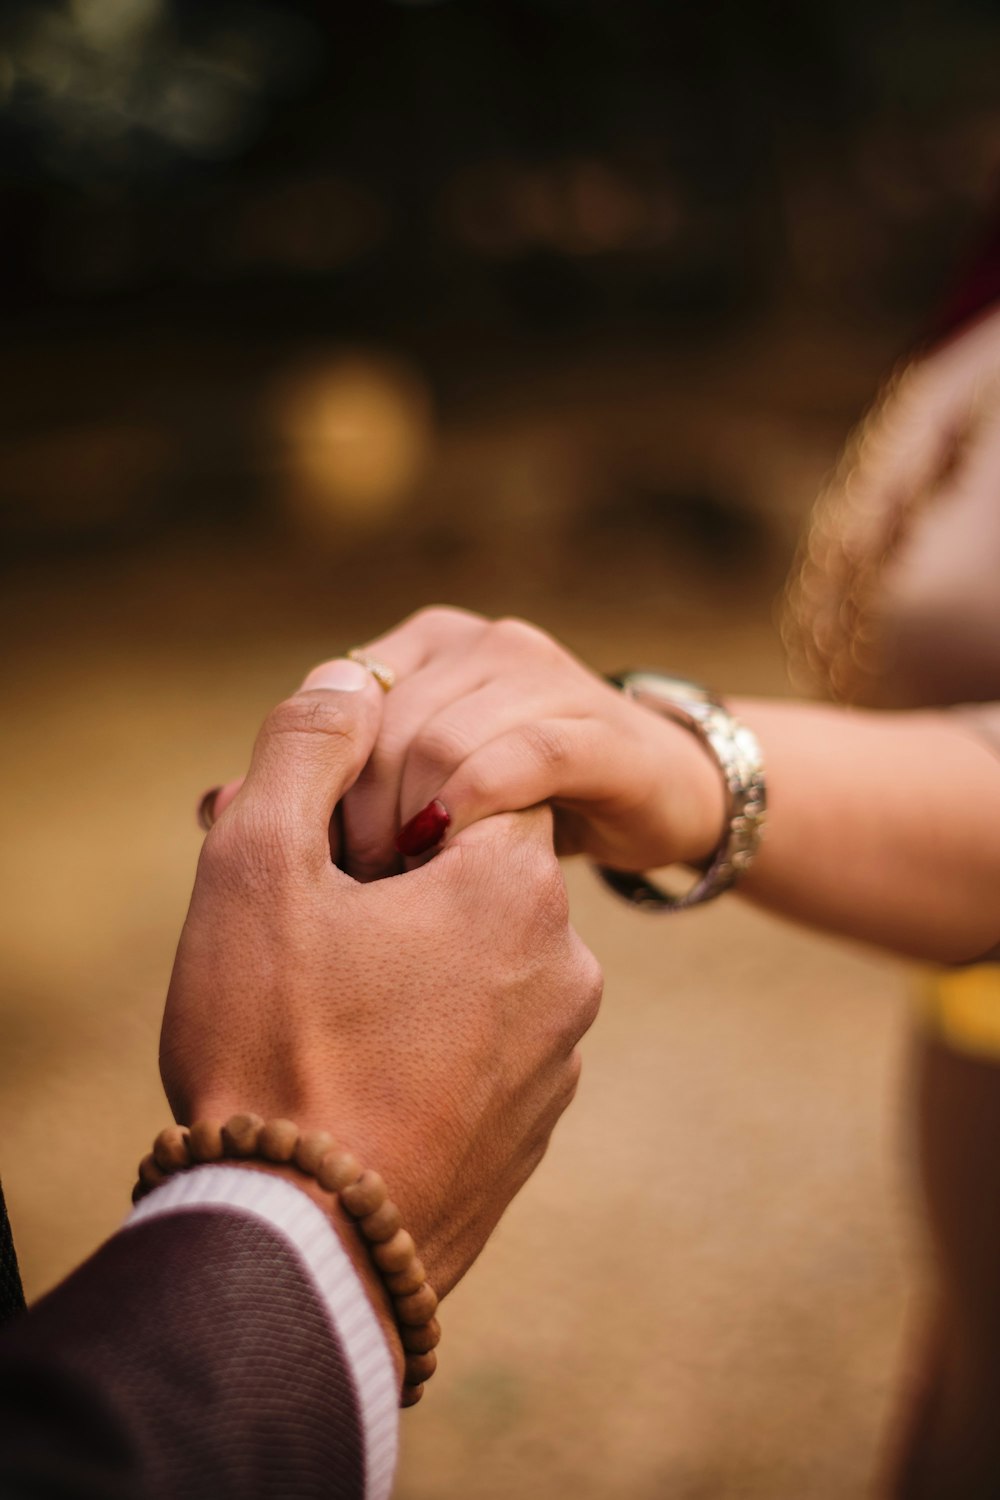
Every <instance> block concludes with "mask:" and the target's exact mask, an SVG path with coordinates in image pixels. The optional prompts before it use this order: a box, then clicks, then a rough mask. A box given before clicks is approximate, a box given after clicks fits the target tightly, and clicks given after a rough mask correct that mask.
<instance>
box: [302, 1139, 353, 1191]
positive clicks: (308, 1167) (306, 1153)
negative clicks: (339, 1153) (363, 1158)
mask: <svg viewBox="0 0 1000 1500" xmlns="http://www.w3.org/2000/svg"><path fill="white" fill-rule="evenodd" d="M334 1144H335V1143H334V1139H333V1136H332V1135H328V1134H327V1132H326V1131H325V1130H307V1131H306V1133H305V1135H300V1136H299V1139H298V1144H297V1145H296V1147H295V1157H294V1161H295V1165H296V1166H297V1167H300V1168H301V1170H302V1171H303V1172H305V1173H306V1174H307V1175H308V1176H309V1177H316V1176H317V1175H318V1174H319V1164H320V1162H321V1161H322V1160H323V1158H324V1156H325V1155H326V1153H327V1152H328V1151H330V1150H332V1148H333V1146H334ZM360 1171H361V1168H360V1167H358V1172H359V1173H360ZM334 1191H336V1189H334Z"/></svg>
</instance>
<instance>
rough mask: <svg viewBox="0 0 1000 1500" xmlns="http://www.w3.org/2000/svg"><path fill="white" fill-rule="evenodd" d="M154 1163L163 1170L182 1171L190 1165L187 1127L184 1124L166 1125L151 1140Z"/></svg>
mask: <svg viewBox="0 0 1000 1500" xmlns="http://www.w3.org/2000/svg"><path fill="white" fill-rule="evenodd" d="M153 1155H154V1156H155V1157H156V1165H157V1166H158V1167H161V1168H162V1169H163V1171H164V1172H183V1170H184V1168H185V1167H189V1166H190V1165H191V1157H190V1155H189V1153H188V1128H187V1126H186V1125H168V1126H167V1127H166V1129H165V1130H161V1131H160V1133H159V1135H158V1136H157V1137H156V1140H155V1141H154V1142H153Z"/></svg>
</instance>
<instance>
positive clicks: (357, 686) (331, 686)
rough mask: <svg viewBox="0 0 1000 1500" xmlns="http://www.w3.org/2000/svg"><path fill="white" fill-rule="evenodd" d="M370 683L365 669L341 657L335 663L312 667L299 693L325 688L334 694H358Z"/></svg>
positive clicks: (370, 680)
mask: <svg viewBox="0 0 1000 1500" xmlns="http://www.w3.org/2000/svg"><path fill="white" fill-rule="evenodd" d="M372 681H374V679H373V678H372V676H371V673H370V672H369V671H368V668H367V667H362V666H361V665H359V663H358V662H356V661H348V660H347V658H346V656H342V657H338V659H337V660H336V661H325V662H323V663H322V664H321V665H320V666H318V667H313V669H312V671H311V672H310V673H309V676H308V677H307V678H306V680H305V682H304V683H303V684H302V686H301V687H300V688H299V692H300V693H306V692H309V691H311V690H312V689H313V688H326V689H328V690H329V691H330V692H334V693H360V691H361V689H362V688H364V687H367V686H368V684H369V683H370V682H372Z"/></svg>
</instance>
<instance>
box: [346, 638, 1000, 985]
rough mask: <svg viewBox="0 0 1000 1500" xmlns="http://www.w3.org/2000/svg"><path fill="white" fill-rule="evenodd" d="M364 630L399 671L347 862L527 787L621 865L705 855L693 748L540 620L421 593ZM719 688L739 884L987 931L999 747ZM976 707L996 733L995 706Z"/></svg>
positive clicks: (430, 848)
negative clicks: (392, 624)
mask: <svg viewBox="0 0 1000 1500" xmlns="http://www.w3.org/2000/svg"><path fill="white" fill-rule="evenodd" d="M366 649H367V650H369V651H370V652H371V653H372V654H373V655H374V656H375V657H377V658H380V659H382V660H384V661H385V662H387V663H388V665H390V666H391V667H392V668H393V669H394V670H395V672H396V675H397V684H396V686H395V687H394V688H393V689H392V691H391V692H390V693H389V694H388V697H387V698H386V700H385V710H384V718H383V724H382V731H381V734H380V736H379V739H378V742H377V744H376V747H375V751H374V753H373V755H372V758H371V760H370V761H369V763H368V766H367V767H366V769H365V771H364V772H363V773H362V775H361V777H360V778H359V780H358V782H357V783H356V785H355V786H354V787H353V788H352V790H351V791H350V792H349V794H348V796H347V799H346V801H345V804H344V807H343V828H344V834H345V839H346V850H347V858H348V861H349V864H350V866H351V868H352V869H353V871H354V873H356V874H357V875H359V877H360V878H362V879H364V878H372V877H374V876H378V875H384V874H388V873H391V871H392V870H393V869H399V868H401V867H402V865H401V861H400V856H399V854H398V853H397V852H396V851H397V850H402V851H403V852H404V853H405V855H406V856H408V857H410V858H411V859H412V857H414V856H415V857H417V858H420V859H423V858H427V857H429V856H430V855H431V854H432V853H433V852H435V851H436V850H437V849H439V848H441V847H442V846H446V845H447V843H448V842H449V841H450V840H451V839H452V838H453V837H454V836H455V834H456V833H457V832H458V831H459V830H461V829H462V828H464V827H466V826H468V824H469V823H471V822H474V821H477V820H478V819H479V818H482V817H485V816H488V815H489V814H491V813H494V812H498V811H501V810H505V809H515V808H521V807H526V806H531V805H533V804H534V803H537V802H542V801H550V802H551V803H552V805H553V808H554V812H555V828H556V837H557V845H558V847H559V850H560V852H561V853H564V854H572V853H584V854H587V855H589V856H590V857H591V858H593V859H596V860H599V861H601V862H603V863H606V864H611V865H614V866H616V867H617V868H619V869H631V870H641V869H652V868H656V867H657V866H661V865H666V864H672V863H687V864H698V863H700V862H703V861H704V860H706V859H708V858H710V856H711V854H712V851H713V850H714V848H715V847H716V845H717V844H718V842H719V838H720V834H721V832H722V829H723V822H724V806H723V795H722V783H721V777H720V774H719V769H718V767H717V766H716V765H715V764H713V761H712V759H711V757H710V755H709V753H708V752H707V751H706V750H705V749H704V747H703V746H702V744H701V743H700V741H699V740H697V739H696V738H695V736H694V735H693V734H692V733H690V732H689V731H688V730H687V729H685V728H683V727H681V726H680V725H678V724H675V723H673V722H672V721H671V720H669V719H666V718H663V717H661V716H660V715H659V714H657V713H655V712H653V711H652V710H650V709H648V708H646V707H643V706H641V705H639V704H637V703H635V702H634V701H632V700H631V699H630V698H628V697H626V696H625V695H623V694H622V693H619V692H618V691H617V690H616V689H613V688H611V687H609V686H608V684H607V683H606V682H605V681H603V680H602V679H601V678H600V677H597V676H596V675H595V674H594V673H592V672H591V671H589V670H588V669H587V668H586V667H585V666H583V664H582V663H580V662H579V661H577V660H576V659H575V658H574V657H572V656H571V655H570V654H569V653H568V652H567V651H566V650H565V649H564V648H563V647H561V646H560V645H559V644H558V643H557V642H555V641H553V640H552V639H551V637H549V636H547V635H545V634H544V633H543V632H542V631H539V630H536V629H535V628H534V627H532V626H529V625H526V624H524V623H523V622H521V621H500V622H492V621H488V620H484V619H482V618H480V617H479V616H475V615H470V614H466V613H464V612H462V611H458V610H447V609H431V610H425V611H422V612H421V613H420V614H418V615H415V616H414V617H413V618H411V619H410V620H407V621H404V623H403V624H402V625H400V626H398V627H396V629H394V630H393V631H391V632H390V633H389V634H388V635H386V636H383V637H382V638H381V639H380V640H378V641H375V642H372V643H371V645H370V646H369V647H367V648H366ZM731 706H732V708H733V710H734V712H735V713H736V715H737V717H738V718H740V719H742V720H744V721H745V722H746V723H747V724H748V725H749V726H750V728H751V729H753V730H754V731H755V732H756V734H757V737H758V739H759V740H760V742H761V745H762V748H763V753H764V764H765V771H766V776H767V784H768V798H769V813H768V826H767V828H766V829H765V834H764V840H763V844H762V846H761V851H760V854H759V856H758V858H757V861H756V862H755V864H754V866H753V868H752V870H751V871H750V873H749V874H748V876H747V877H746V879H745V882H744V883H743V885H742V886H741V887H740V888H741V889H742V890H744V891H745V893H746V894H747V896H749V897H750V898H751V899H752V900H754V901H756V902H758V903H759V904H760V905H762V906H766V907H767V908H769V909H770V910H772V911H774V912H778V913H781V914H782V915H785V916H788V917H790V918H792V919H793V920H796V921H799V922H805V923H808V924H809V925H811V926H813V927H818V928H820V929H823V930H825V931H828V932H834V933H840V934H843V935H844V936H846V937H852V938H858V939H861V940H863V941H865V942H870V943H875V944H878V945H879V946H881V947H884V948H888V949H891V950H893V951H896V952H900V953H905V954H909V955H912V956H914V957H917V958H922V959H929V960H933V961H937V962H940V963H949V964H951V963H969V962H974V961H975V960H976V959H978V958H980V957H982V956H983V955H985V954H986V953H987V952H989V951H990V950H991V949H992V948H993V947H994V946H995V945H996V944H997V943H998V941H1000V758H998V755H997V752H996V750H995V749H994V748H993V747H991V745H990V743H989V741H988V739H987V738H986V737H985V735H984V734H981V733H980V732H979V730H978V729H977V728H976V727H975V726H973V724H972V723H971V722H970V721H968V720H967V719H966V718H965V717H964V716H963V715H962V713H961V712H959V711H955V710H950V709H946V710H926V709H921V710H917V711H905V712H876V711H858V710H852V709H843V708H828V707H819V706H813V705H810V704H804V703H799V702H791V701H789V702H784V701H761V700H756V701H745V702H744V701H737V702H734V703H733V704H732V705H731ZM978 712H979V713H986V714H989V713H992V714H993V720H994V722H995V723H996V724H997V726H998V727H997V735H998V740H1000V711H998V710H997V709H996V707H994V708H993V709H992V710H988V709H987V710H984V709H980V710H978ZM434 803H437V804H439V806H438V807H437V809H436V811H435V810H434V809H432V810H431V813H430V815H429V816H428V815H427V814H428V808H429V807H430V805H431V804H434ZM394 843H395V847H394Z"/></svg>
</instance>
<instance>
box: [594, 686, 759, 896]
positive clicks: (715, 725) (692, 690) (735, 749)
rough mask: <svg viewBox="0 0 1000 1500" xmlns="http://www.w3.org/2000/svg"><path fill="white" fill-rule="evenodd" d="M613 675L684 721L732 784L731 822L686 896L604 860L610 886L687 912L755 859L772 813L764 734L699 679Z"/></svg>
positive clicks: (639, 697) (630, 691)
mask: <svg viewBox="0 0 1000 1500" xmlns="http://www.w3.org/2000/svg"><path fill="white" fill-rule="evenodd" d="M609 681H611V682H613V683H615V685H616V686H617V687H620V688H621V690H622V692H623V693H626V694H627V695H628V697H630V698H634V699H635V701H636V702H637V703H641V704H642V705H643V706H644V707H646V708H650V709H652V710H653V711H654V712H655V713H659V714H662V715H663V716H664V718H667V719H673V720H674V722H675V723H677V724H683V726H684V727H685V729H690V730H691V732H692V734H695V735H697V737H698V738H699V739H700V740H701V741H702V743H703V744H704V745H705V746H706V748H707V749H708V751H709V752H710V754H711V755H712V756H713V758H714V759H715V760H716V762H717V763H718V766H719V770H720V771H721V773H722V779H723V782H724V783H725V787H726V796H727V807H726V825H725V828H724V831H723V835H722V838H721V840H720V842H719V844H718V846H717V848H716V850H715V853H714V854H713V855H712V858H711V860H710V862H709V864H708V867H707V869H705V871H704V872H703V873H702V874H701V875H700V876H699V878H698V879H697V880H696V882H695V884H694V885H693V886H692V888H691V889H690V890H689V891H686V892H685V893H684V895H682V896H672V895H670V894H669V892H667V891H664V890H661V889H660V887H659V886H657V885H654V884H653V882H652V881H651V880H647V878H646V877H645V875H640V874H632V873H630V872H628V871H625V870H613V869H611V868H610V866H608V865H597V867H596V868H597V872H598V874H599V875H600V877H601V879H602V880H603V881H604V883H605V885H607V886H609V887H610V888H611V890H613V891H614V892H615V893H616V895H619V896H622V897H624V899H625V900H626V901H629V902H631V903H632V904H633V905H634V906H639V907H641V908H642V909H643V910H644V911H687V910H688V908H689V907H692V906H700V905H701V903H702V902H704V901H712V900H714V898H715V897H716V896H721V895H722V893H723V891H728V890H729V888H730V887H731V886H733V885H735V883H736V881H737V880H738V879H739V878H740V876H741V875H744V874H745V873H746V871H747V870H748V869H749V868H750V865H751V864H752V862H753V858H754V855H755V854H756V853H757V849H758V847H759V845H760V840H761V834H762V833H763V828H764V821H765V817H766V812H767V789H766V786H765V782H764V765H763V761H762V758H761V753H760V746H759V745H758V743H757V737H756V735H755V734H754V733H753V732H752V731H751V730H749V729H748V728H747V727H746V725H745V724H741V723H740V722H739V721H738V720H737V719H735V718H734V717H733V715H732V714H731V713H730V712H729V710H728V709H727V708H726V707H725V706H724V704H722V703H720V702H719V700H718V698H715V697H713V696H712V694H711V693H709V692H708V691H707V690H706V689H705V688H703V687H699V686H698V684H697V683H694V682H686V681H685V680H684V679H683V678H681V677H669V676H667V674H666V673H664V672H647V671H641V672H624V673H622V674H621V676H618V677H612V678H610V679H609Z"/></svg>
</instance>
